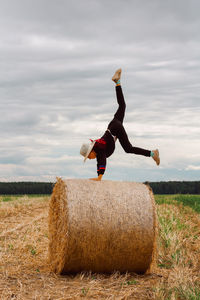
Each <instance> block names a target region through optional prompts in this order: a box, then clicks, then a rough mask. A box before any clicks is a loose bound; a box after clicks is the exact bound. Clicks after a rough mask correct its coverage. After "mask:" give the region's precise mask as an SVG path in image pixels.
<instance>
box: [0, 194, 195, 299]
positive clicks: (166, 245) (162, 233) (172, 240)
mask: <svg viewBox="0 0 200 300" xmlns="http://www.w3.org/2000/svg"><path fill="white" fill-rule="evenodd" d="M49 197H50V196H49V195H48V196H46V195H41V196H39V195H36V196H33V195H30V196H26V195H25V196H10V195H4V196H0V226H1V228H0V235H1V234H2V233H3V237H0V257H1V264H0V299H14V298H15V299H20V300H23V299H82V298H84V299H110V300H111V299H119V300H122V299H127V300H129V299H130V300H131V299H142V300H148V299H155V300H200V260H199V258H200V210H199V202H200V196H199V195H155V199H156V203H157V205H156V208H157V216H158V240H157V252H158V253H157V261H156V265H155V267H154V269H153V271H152V273H151V274H147V275H137V274H130V273H127V274H119V273H117V272H116V273H113V274H111V275H108V274H107V275H106V274H93V273H80V274H77V275H73V276H72V275H71V276H55V275H54V274H52V273H51V272H50V270H49V265H48V262H47V250H48V227H47V223H48V221H47V219H48V200H49ZM38 217H39V218H38ZM35 220H36V221H35ZM20 224H21V225H23V226H21V227H18V226H19V225H20ZM12 229H15V230H13V231H12ZM7 232H8V233H7ZM47 287H48V288H47ZM1 297H2V298H1Z"/></svg>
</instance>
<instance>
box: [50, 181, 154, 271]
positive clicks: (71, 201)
mask: <svg viewBox="0 0 200 300" xmlns="http://www.w3.org/2000/svg"><path fill="white" fill-rule="evenodd" d="M155 236H156V213H155V203H154V197H153V193H152V191H151V189H150V188H149V187H148V186H146V185H144V184H142V183H136V182H117V181H100V182H97V181H91V180H81V179H69V180H64V181H63V180H62V179H60V178H58V179H57V183H56V184H55V186H54V190H53V193H52V196H51V200H50V206H49V262H50V264H51V267H52V270H53V271H54V272H56V273H58V274H60V273H62V274H64V273H74V272H81V271H92V272H106V273H107V272H108V273H110V272H113V271H120V272H126V271H132V272H137V273H145V272H146V271H147V269H149V267H150V264H151V262H152V258H153V253H154V250H155V249H154V248H155Z"/></svg>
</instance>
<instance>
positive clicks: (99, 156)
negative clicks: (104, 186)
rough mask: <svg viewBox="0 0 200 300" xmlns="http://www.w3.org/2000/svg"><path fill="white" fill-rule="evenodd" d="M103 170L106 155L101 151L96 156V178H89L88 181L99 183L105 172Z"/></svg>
mask: <svg viewBox="0 0 200 300" xmlns="http://www.w3.org/2000/svg"><path fill="white" fill-rule="evenodd" d="M105 169H106V153H105V150H104V149H102V150H101V151H99V152H98V154H97V174H98V177H96V178H90V180H95V181H101V179H102V177H103V174H104V172H105Z"/></svg>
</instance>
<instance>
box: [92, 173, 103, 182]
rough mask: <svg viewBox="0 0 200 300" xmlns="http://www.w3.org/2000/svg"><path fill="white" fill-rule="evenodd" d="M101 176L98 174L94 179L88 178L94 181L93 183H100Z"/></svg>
mask: <svg viewBox="0 0 200 300" xmlns="http://www.w3.org/2000/svg"><path fill="white" fill-rule="evenodd" d="M102 176H103V175H102V174H100V175H99V176H98V177H95V178H90V180H94V181H101V178H102Z"/></svg>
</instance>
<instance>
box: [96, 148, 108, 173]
mask: <svg viewBox="0 0 200 300" xmlns="http://www.w3.org/2000/svg"><path fill="white" fill-rule="evenodd" d="M105 170H106V153H105V150H103V149H102V150H100V151H99V152H98V154H97V174H98V175H100V174H102V175H103V174H104V172H105Z"/></svg>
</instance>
